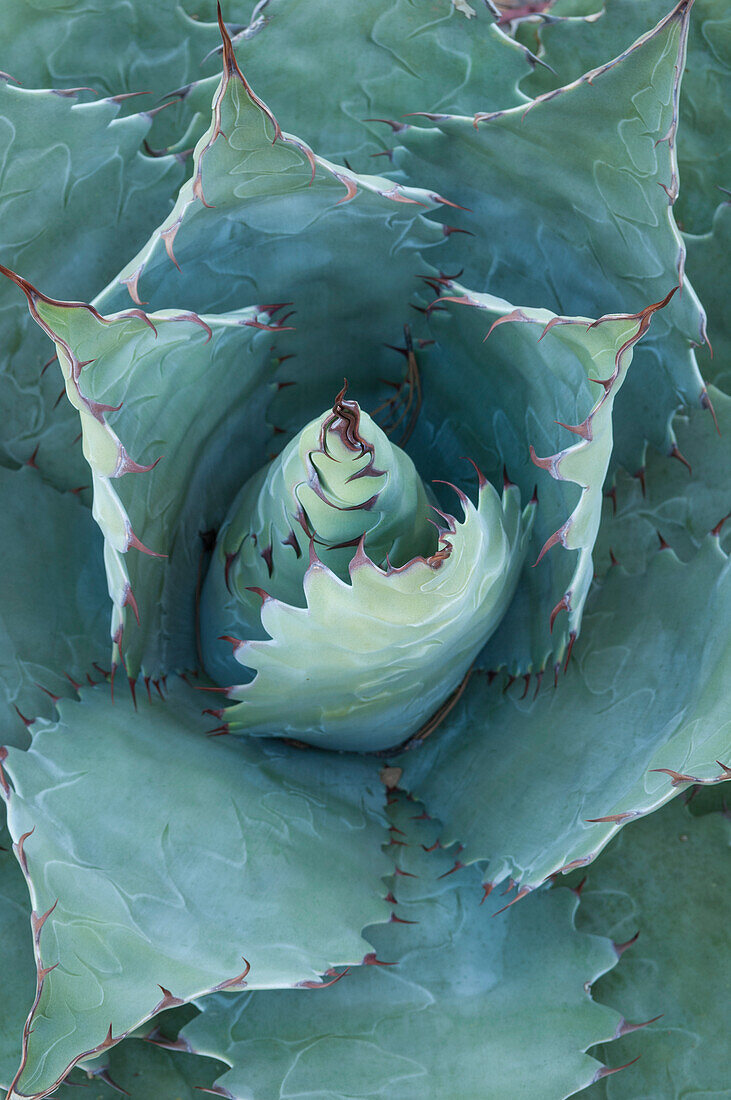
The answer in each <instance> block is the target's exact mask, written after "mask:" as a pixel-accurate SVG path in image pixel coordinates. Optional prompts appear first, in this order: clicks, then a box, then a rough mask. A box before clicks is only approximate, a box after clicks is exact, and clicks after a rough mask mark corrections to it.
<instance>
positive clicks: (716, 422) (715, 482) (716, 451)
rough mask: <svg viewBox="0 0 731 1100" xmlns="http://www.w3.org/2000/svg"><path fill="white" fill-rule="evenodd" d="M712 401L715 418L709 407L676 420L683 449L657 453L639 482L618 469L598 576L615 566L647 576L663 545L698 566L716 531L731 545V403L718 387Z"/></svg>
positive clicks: (608, 497)
mask: <svg viewBox="0 0 731 1100" xmlns="http://www.w3.org/2000/svg"><path fill="white" fill-rule="evenodd" d="M708 396H709V398H710V400H711V401H712V402H713V408H714V413H715V418H712V417H711V415H710V414H709V413H708V412H707V411H705V410H703V409H694V410H693V411H692V412H691V413H690V414H688V415H686V416H682V415H678V416H676V418H675V421H674V425H673V430H674V434H675V437H676V440H677V442H676V444H675V450H673V451H672V452H671V453H670V454H669V455H660V454H658V453H657V452H656V451H649V452H648V456H647V463H646V467H645V469H644V470H642V471H639V473H638V475H636V476H635V477H630V476H629V475H628V474H626V473H624V472H623V471H621V470H620V471H618V473H617V477H616V479H615V482H614V485H613V486H612V488H611V489H610V490H609V491H608V492H606V493H605V500H604V507H603V510H602V523H601V527H600V528H599V538H598V540H597V545H596V552H595V563H596V568H597V572H599V573H604V572H606V570H607V569H609V568H610V567H611V565H612V562H613V561H614V562H619V564H620V565H621V566H622V568H623V569H626V570H627V572H628V573H642V572H644V571H645V569H646V568H647V565H648V562H649V561H650V559H651V558H652V557H654V555H655V553H656V551H657V549H658V546H659V545H663V544H667V545H669V546H671V547H672V548H673V550H674V551H675V553H676V554H677V555H678V557H680V558H681V559H682V560H683V561H690V559H691V558H692V557H693V555H694V554H695V552H696V551H697V550H698V548H699V546H700V545H701V543H702V542H703V540H704V538H705V537H706V535H707V534H708V532H709V531H711V530H713V529H714V528H716V529H717V531H718V534H719V537H720V539H721V545H722V546H726V547H727V546H728V537H729V534H731V531H729V525H725V524H724V521H725V519H726V518H727V516H728V515H729V512H730V511H731V494H730V493H729V488H728V470H729V468H731V398H729V397H727V396H726V394H724V393H721V392H720V390H716V389H715V388H714V387H713V386H710V387H709V389H708Z"/></svg>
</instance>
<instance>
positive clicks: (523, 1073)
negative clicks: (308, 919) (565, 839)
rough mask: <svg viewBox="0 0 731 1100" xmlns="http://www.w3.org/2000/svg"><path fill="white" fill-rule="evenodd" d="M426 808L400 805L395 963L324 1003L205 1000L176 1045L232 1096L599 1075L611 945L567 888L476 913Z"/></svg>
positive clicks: (489, 1086)
mask: <svg viewBox="0 0 731 1100" xmlns="http://www.w3.org/2000/svg"><path fill="white" fill-rule="evenodd" d="M420 809H421V807H419V806H418V805H417V804H415V803H413V802H410V801H408V800H405V799H403V798H402V800H401V801H400V802H398V803H396V804H394V805H392V806H391V810H390V813H391V820H392V823H393V827H392V835H393V845H392V848H391V849H390V850H391V851H393V853H394V856H395V862H396V868H397V873H396V875H395V876H394V878H393V879H392V887H393V891H394V893H393V894H391V895H389V896H390V900H391V903H392V904H393V906H394V918H395V920H394V922H393V923H391V924H389V925H388V926H387V927H384V928H382V929H373V930H372V938H373V941H374V943H375V944H376V946H377V958H378V962H380V963H381V964H386V965H378V964H377V963H376V965H373V966H368V967H361V968H359V969H358V970H356V971H351V972H350V973H349V974H347V975H346V976H345V977H343V979H342V980H341V981H338V982H337V984H335V985H332V986H330V987H329V988H327V989H323V990H321V991H318V992H317V993H315V994H313V993H306V992H304V991H301V990H300V991H292V992H291V993H262V994H259V993H257V994H253V995H249V994H243V995H236V996H234V997H230V996H229V997H221V996H216V997H212V998H209V999H207V1000H206V1001H204V1002H202V1003H201V1004H200V1008H201V1009H202V1014H201V1016H199V1017H198V1018H197V1019H195V1020H193V1021H192V1022H191V1023H190V1024H188V1025H187V1026H186V1027H185V1028H184V1029H183V1032H182V1033H181V1036H180V1038H181V1040H182V1041H183V1043H185V1044H186V1045H187V1046H188V1047H189V1048H190V1049H192V1050H196V1051H201V1052H205V1053H210V1054H212V1055H213V1056H214V1057H217V1058H220V1059H222V1060H223V1061H226V1062H228V1063H229V1065H230V1066H231V1070H230V1071H229V1072H228V1073H226V1074H225V1075H224V1076H223V1077H222V1078H221V1079H220V1083H219V1086H218V1088H219V1090H220V1092H221V1094H222V1095H223V1096H228V1097H232V1098H234V1100H253V1098H254V1097H255V1098H256V1100H279V1097H281V1096H285V1095H286V1096H304V1095H308V1096H309V1095H312V1096H314V1095H316V1096H318V1097H322V1098H323V1100H325V1098H327V1100H336V1098H337V1100H340V1098H341V1097H343V1096H346V1095H347V1096H348V1097H352V1098H353V1100H356V1098H363V1100H365V1098H366V1097H368V1098H370V1097H375V1096H382V1095H394V1096H398V1097H399V1098H400V1100H401V1098H402V1100H412V1098H416V1097H418V1098H419V1100H442V1098H443V1097H445V1096H451V1095H455V1089H457V1090H458V1095H459V1096H460V1098H461V1100H473V1098H474V1100H477V1098H479V1100H493V1098H494V1100H503V1098H504V1097H506V1096H511V1097H516V1098H519V1097H520V1098H522V1097H525V1098H527V1097H535V1096H569V1095H571V1094H572V1093H573V1092H575V1091H577V1090H578V1089H580V1088H582V1087H583V1086H584V1085H586V1084H588V1083H589V1082H590V1081H591V1080H592V1078H593V1077H594V1076H595V1074H596V1073H597V1071H598V1070H599V1069H600V1067H599V1066H598V1065H597V1063H596V1062H594V1061H593V1060H592V1059H590V1058H588V1057H587V1056H586V1055H584V1054H582V1053H581V1052H582V1050H584V1049H585V1048H586V1045H587V1043H588V1042H590V1041H591V1036H592V1035H597V1034H603V1035H605V1036H606V1037H607V1038H611V1037H612V1036H613V1034H614V1032H615V1030H616V1027H617V1023H618V1019H619V1017H618V1016H617V1014H616V1013H614V1012H610V1011H608V1010H606V1009H601V1008H600V1007H599V1006H598V1005H596V1004H595V1003H593V1001H592V999H591V995H590V993H589V992H588V987H589V985H590V984H591V983H592V982H593V981H594V979H595V978H596V977H597V975H599V974H601V973H603V972H604V971H606V970H608V969H609V968H611V967H612V966H613V965H614V964H615V962H616V954H615V953H614V951H613V949H612V946H611V943H610V942H609V941H608V940H605V939H602V938H600V937H598V936H594V937H591V938H588V937H583V936H579V935H577V934H576V932H575V930H574V927H573V918H574V913H575V910H576V905H577V900H576V898H575V897H573V896H572V895H571V893H570V892H569V891H568V890H555V891H549V892H545V891H544V892H542V893H541V894H540V895H539V896H537V897H534V898H531V899H530V902H529V903H528V904H526V905H525V906H523V907H518V908H517V909H515V910H511V911H510V913H506V914H503V917H502V919H498V920H496V921H491V920H490V919H489V917H488V915H487V914H486V912H485V910H484V909H480V907H479V906H478V905H476V904H475V897H474V892H473V891H476V890H478V877H477V875H476V874H475V873H474V869H473V873H471V875H468V876H466V879H465V882H464V883H463V884H461V885H459V886H457V885H456V884H455V880H454V879H452V878H450V877H445V874H444V872H446V871H448V869H449V865H450V858H449V857H448V856H446V854H445V853H441V852H439V851H438V850H437V851H434V850H432V848H431V845H430V844H429V840H430V839H432V837H433V833H434V828H433V826H432V825H431V824H427V825H426V826H425V825H424V824H423V822H420V820H419V810H420ZM425 847H426V848H428V849H429V850H427V851H425V850H424V848H425ZM410 922H414V923H410ZM369 934H370V932H369ZM537 1017H539V1018H540V1021H541V1026H540V1028H536V1026H535V1020H536V1018H537ZM527 1052H529V1055H528V1053H527ZM517 1067H520V1068H519V1071H517Z"/></svg>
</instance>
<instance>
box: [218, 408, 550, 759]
mask: <svg viewBox="0 0 731 1100" xmlns="http://www.w3.org/2000/svg"><path fill="white" fill-rule="evenodd" d="M479 480H480V487H479V499H478V503H477V505H476V506H475V505H474V504H473V503H472V501H470V500H469V499H468V498H467V497H466V496H465V495H464V494H463V493H461V492H459V491H457V492H458V495H459V499H460V504H461V508H462V512H463V518H462V519H461V520H457V519H456V518H455V517H454V516H452V515H449V514H448V513H446V512H441V511H439V510H438V509H436V507H435V506H434V505H432V504H431V503H430V501H431V500H432V499H433V497H432V494H431V493H430V491H429V490H428V489H427V488H426V487H425V486H424V484H423V483H422V481H421V479H420V477H419V475H418V473H417V471H416V469H415V467H414V465H413V463H412V461H411V459H410V458H409V457H408V456H407V455H406V454H405V453H404V452H403V451H401V450H400V449H399V448H398V447H396V446H395V445H393V444H392V443H391V442H390V441H389V439H388V438H387V436H386V435H385V434H384V433H383V432H382V431H381V429H380V428H379V427H378V426H377V425H376V424H375V423H374V422H373V420H372V419H371V418H370V417H369V416H368V415H367V414H366V413H364V412H362V411H361V410H360V408H359V406H358V404H357V403H356V402H355V401H348V400H346V399H345V390H343V391H341V393H340V394H338V397H337V399H336V401H335V404H334V406H333V408H332V410H330V411H328V412H327V413H325V414H324V415H323V416H321V417H318V418H317V419H316V420H313V421H312V422H311V423H310V424H308V425H307V426H306V427H305V428H303V429H302V431H301V432H300V434H299V435H298V436H297V437H296V438H295V439H294V440H292V442H291V443H290V444H289V445H288V446H287V447H286V448H285V449H284V451H283V452H282V454H281V455H280V456H279V457H278V458H277V459H275V460H274V461H273V462H272V463H271V464H270V465H269V466H268V467H266V468H265V469H263V470H261V471H259V473H258V474H256V475H255V476H254V477H253V478H252V479H251V480H250V481H249V482H248V483H247V484H246V485H245V486H244V487H243V489H242V490H241V492H240V493H239V495H238V497H237V499H236V500H235V501H234V504H233V506H232V508H231V510H230V512H229V514H228V517H227V519H226V521H225V522H224V524H223V526H222V528H221V531H220V533H219V536H218V540H217V544H216V549H215V551H214V557H213V560H212V562H211V566H210V568H209V571H208V576H207V578H206V582H205V585H204V588H203V592H202V597H201V602H200V636H201V644H202V653H203V658H204V661H205V665H206V668H207V670H208V672H209V673H210V674H211V675H212V676H213V677H214V679H216V680H217V681H218V683H220V684H221V685H223V686H225V687H228V688H229V691H228V696H229V698H231V699H235V700H238V704H237V705H236V706H234V707H231V708H230V709H228V710H226V711H225V712H223V715H225V719H226V722H227V725H228V727H229V728H230V729H232V730H245V731H246V732H248V733H250V734H254V735H259V736H270V737H283V736H284V737H291V738H296V739H298V740H300V741H305V742H307V743H309V744H314V745H320V746H323V747H327V748H335V749H354V750H361V751H368V750H376V749H382V748H388V747H391V746H393V745H396V744H399V743H401V742H402V741H404V740H405V739H406V738H408V737H410V736H411V735H413V734H414V733H416V732H417V731H418V730H419V729H420V728H421V727H422V726H423V725H424V723H425V722H427V721H428V719H429V718H431V716H432V715H433V714H434V713H435V711H436V710H437V709H438V708H439V707H440V706H441V704H442V703H444V701H445V699H446V698H447V697H448V696H449V695H450V694H451V692H453V691H454V690H455V689H456V688H457V687H458V686H459V684H460V682H461V681H462V679H463V678H464V676H465V675H466V673H467V671H468V669H469V667H470V665H471V664H472V662H473V661H474V659H475V657H476V656H477V653H478V652H479V650H480V649H481V648H482V646H483V645H484V643H485V642H486V640H487V638H488V637H489V636H490V634H491V633H492V632H493V630H494V629H495V627H496V626H497V624H498V623H499V621H500V619H501V618H502V616H503V614H504V612H505V610H506V608H507V606H508V603H509V602H510V599H511V597H512V595H513V591H514V589H515V584H516V581H517V578H518V574H519V572H520V567H521V564H522V561H523V558H524V555H525V549H526V544H527V538H528V534H529V531H530V526H531V523H532V518H533V511H534V507H533V505H532V504H530V505H528V507H527V508H526V509H525V510H524V511H523V513H522V514H521V509H520V494H519V491H518V489H517V488H516V487H515V486H513V485H510V484H507V485H506V487H505V489H504V492H503V496H502V500H501V498H500V497H499V495H498V493H497V492H496V491H495V489H494V488H493V486H492V485H491V484H490V483H489V482H487V481H486V480H485V479H484V478H483V477H482V476H481V475H480V479H479ZM437 520H438V523H437ZM232 647H233V652H232ZM242 666H243V669H242ZM252 673H253V674H254V678H253V679H251V676H252ZM246 680H249V681H250V682H243V683H242V681H246ZM230 685H238V686H230Z"/></svg>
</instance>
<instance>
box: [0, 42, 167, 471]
mask: <svg viewBox="0 0 731 1100" xmlns="http://www.w3.org/2000/svg"><path fill="white" fill-rule="evenodd" d="M3 67H4V66H3V65H2V64H0V68H3ZM77 100H78V96H61V95H57V94H55V93H54V92H50V91H31V90H28V89H26V88H15V87H13V86H12V85H10V84H8V83H7V82H5V81H4V80H2V79H1V78H0V263H2V264H6V265H9V266H11V267H17V268H19V269H21V270H23V271H25V272H27V273H28V274H29V275H30V277H31V278H33V279H35V280H37V281H38V282H40V283H41V284H42V285H44V286H45V287H46V288H47V290H48V292H49V293H50V294H59V295H63V296H64V297H67V298H81V299H85V298H88V297H90V296H91V295H92V294H94V293H95V292H96V291H97V290H98V288H99V286H100V285H103V284H104V283H105V282H106V281H107V280H108V279H110V278H111V277H112V276H113V274H114V272H115V270H117V268H118V266H119V255H120V248H123V249H124V250H125V251H126V250H127V249H134V248H135V247H136V246H138V245H139V244H141V243H142V241H144V240H145V238H146V237H147V235H148V234H149V233H150V231H151V230H152V228H153V227H154V226H155V225H156V224H157V223H158V222H159V221H160V219H161V218H162V217H164V216H165V214H166V212H167V211H168V210H169V208H170V202H171V198H172V195H173V194H174V193H175V191H176V189H177V187H178V185H179V183H180V180H181V179H182V177H183V169H182V166H181V165H180V164H179V163H178V162H177V161H176V160H175V159H174V158H173V157H163V158H158V159H153V158H152V157H148V156H145V155H144V154H143V152H142V145H143V142H144V140H145V136H146V135H147V133H148V132H149V129H150V124H151V118H150V117H149V116H147V115H134V116H130V117H129V118H125V119H120V118H118V117H117V116H118V114H119V110H120V105H119V103H118V102H116V101H115V100H113V99H106V100H101V101H97V102H94V103H80V102H78V101H77ZM41 230H42V231H41ZM53 350H54V349H53V345H52V344H50V343H49V342H48V340H47V339H46V337H45V336H44V335H43V334H42V333H41V332H40V330H39V329H37V328H36V326H35V325H34V324H33V322H32V320H31V318H30V317H29V315H28V312H27V310H26V309H25V308H24V307H23V304H22V301H21V300H20V299H19V298H18V297H17V294H16V292H15V291H14V289H13V288H12V287H11V286H10V284H9V283H7V282H6V280H4V279H3V280H2V283H1V284H0V405H2V408H3V418H2V424H0V462H2V463H3V464H4V465H10V466H12V465H14V464H16V465H17V463H19V462H25V461H27V460H28V459H29V458H30V457H31V456H33V455H35V459H36V461H37V464H38V466H39V468H41V469H42V470H43V474H44V477H45V478H46V479H47V480H49V481H51V482H53V483H54V484H56V485H58V486H60V487H62V488H66V489H73V488H77V487H78V486H80V485H85V484H87V481H88V477H87V474H86V471H85V466H84V462H83V459H82V456H81V454H80V451H79V448H78V447H77V446H76V442H77V437H78V432H79V422H78V417H77V416H76V415H75V413H74V411H73V409H71V408H70V407H69V406H68V405H67V403H66V402H65V401H64V402H62V403H61V404H60V405H59V404H58V399H59V393H61V392H62V390H63V380H62V378H61V376H60V374H59V371H58V367H57V365H56V364H55V363H51V364H49V365H48V368H47V369H46V370H45V371H44V369H43V368H44V364H46V363H47V362H48V360H49V358H50V357H51V356H52V355H53Z"/></svg>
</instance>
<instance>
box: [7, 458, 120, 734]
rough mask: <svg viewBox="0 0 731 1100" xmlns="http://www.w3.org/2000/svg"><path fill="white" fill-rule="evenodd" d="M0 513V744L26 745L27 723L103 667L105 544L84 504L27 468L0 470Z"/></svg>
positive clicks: (106, 607)
mask: <svg viewBox="0 0 731 1100" xmlns="http://www.w3.org/2000/svg"><path fill="white" fill-rule="evenodd" d="M0 515H2V532H1V533H0V547H1V549H2V568H1V569H0V724H1V726H2V734H1V735H0V740H2V743H4V744H6V745H26V744H27V743H28V735H27V733H26V726H27V724H28V722H29V721H31V720H32V719H34V718H38V717H44V718H49V717H50V716H51V715H52V714H53V713H54V709H53V703H54V700H55V699H56V698H57V697H60V696H63V697H65V698H68V697H72V698H73V697H74V694H75V689H76V688H77V687H78V685H79V684H80V683H82V684H84V685H86V684H87V683H88V681H87V675H90V676H91V677H92V682H98V681H99V680H100V679H102V678H103V674H104V669H105V668H107V669H108V667H109V598H108V595H107V588H106V583H105V578H104V562H103V542H102V539H101V538H100V534H99V531H98V529H97V527H96V524H95V523H94V521H93V520H92V518H91V515H90V513H89V510H88V508H85V507H84V505H83V504H82V503H81V502H80V501H79V500H78V498H77V497H76V496H74V495H73V494H71V493H60V492H58V490H56V489H54V488H53V487H52V486H50V485H47V484H46V483H45V482H44V481H43V479H42V478H41V476H40V474H39V472H38V470H35V469H33V468H32V467H28V466H26V467H24V468H22V469H20V470H7V469H5V468H4V467H2V466H0ZM94 662H97V663H99V662H103V664H102V665H101V669H100V668H95V667H94Z"/></svg>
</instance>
